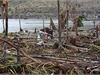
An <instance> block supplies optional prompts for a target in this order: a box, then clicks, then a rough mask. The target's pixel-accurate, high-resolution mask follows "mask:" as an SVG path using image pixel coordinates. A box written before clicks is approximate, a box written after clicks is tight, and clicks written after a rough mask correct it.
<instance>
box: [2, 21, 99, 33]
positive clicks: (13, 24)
mask: <svg viewBox="0 0 100 75" xmlns="http://www.w3.org/2000/svg"><path fill="white" fill-rule="evenodd" d="M53 21H54V24H55V25H56V26H57V23H58V20H57V19H53ZM98 22H99V21H96V23H98ZM83 23H84V26H87V27H88V28H93V21H83ZM8 25H9V26H8V31H9V32H18V31H19V20H18V19H9V20H8ZM21 25H22V29H24V30H26V29H27V30H29V31H34V29H35V28H37V29H38V30H39V29H41V28H42V27H43V21H42V19H21ZM44 25H45V27H49V26H50V20H49V19H45V21H44ZM72 25H73V23H72V21H69V26H72ZM88 25H89V26H88ZM87 27H85V28H87ZM2 31H3V24H2V19H0V32H2Z"/></svg>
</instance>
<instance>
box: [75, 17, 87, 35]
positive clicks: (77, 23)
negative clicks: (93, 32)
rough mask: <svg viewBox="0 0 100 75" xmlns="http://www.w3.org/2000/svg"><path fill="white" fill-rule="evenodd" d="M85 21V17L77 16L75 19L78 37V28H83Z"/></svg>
mask: <svg viewBox="0 0 100 75" xmlns="http://www.w3.org/2000/svg"><path fill="white" fill-rule="evenodd" d="M83 19H85V17H84V16H76V17H75V18H74V22H73V24H74V27H75V31H76V36H78V27H82V26H83V23H82V20H83Z"/></svg>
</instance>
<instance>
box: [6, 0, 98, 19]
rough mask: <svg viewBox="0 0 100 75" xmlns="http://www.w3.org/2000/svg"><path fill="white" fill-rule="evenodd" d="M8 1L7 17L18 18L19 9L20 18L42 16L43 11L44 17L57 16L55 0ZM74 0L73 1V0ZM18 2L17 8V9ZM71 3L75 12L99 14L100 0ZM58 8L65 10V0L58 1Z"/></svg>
mask: <svg viewBox="0 0 100 75" xmlns="http://www.w3.org/2000/svg"><path fill="white" fill-rule="evenodd" d="M8 1H9V7H8V10H9V13H8V14H9V18H18V11H19V10H20V16H21V18H42V15H43V12H44V15H45V18H49V17H52V18H57V1H56V0H8ZM73 1H74V2H73ZM18 4H19V10H18ZM71 5H74V6H75V9H76V11H77V13H81V14H82V13H84V12H87V13H88V14H93V12H94V11H96V14H100V0H91V1H90V2H87V0H84V2H83V1H79V2H78V0H76V1H75V0H72V1H71ZM60 8H61V9H60V10H61V11H66V0H61V1H60Z"/></svg>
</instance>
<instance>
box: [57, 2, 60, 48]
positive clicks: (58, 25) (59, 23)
mask: <svg viewBox="0 0 100 75" xmlns="http://www.w3.org/2000/svg"><path fill="white" fill-rule="evenodd" d="M57 5H58V32H59V47H61V22H60V4H59V0H57Z"/></svg>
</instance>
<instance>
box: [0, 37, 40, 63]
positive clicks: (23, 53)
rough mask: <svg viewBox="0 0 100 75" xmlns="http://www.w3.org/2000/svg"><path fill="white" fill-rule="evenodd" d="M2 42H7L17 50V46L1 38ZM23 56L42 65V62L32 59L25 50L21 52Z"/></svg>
mask: <svg viewBox="0 0 100 75" xmlns="http://www.w3.org/2000/svg"><path fill="white" fill-rule="evenodd" d="M0 40H1V41H4V42H6V43H7V44H9V45H10V46H12V47H13V48H15V49H17V47H16V46H14V45H13V44H12V43H11V42H8V41H6V40H4V39H2V38H0ZM20 52H21V54H22V55H24V56H25V57H27V58H28V59H31V60H32V61H34V62H36V63H42V62H41V61H40V60H37V59H34V58H32V57H30V56H29V55H27V54H26V53H25V52H24V51H23V50H20Z"/></svg>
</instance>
